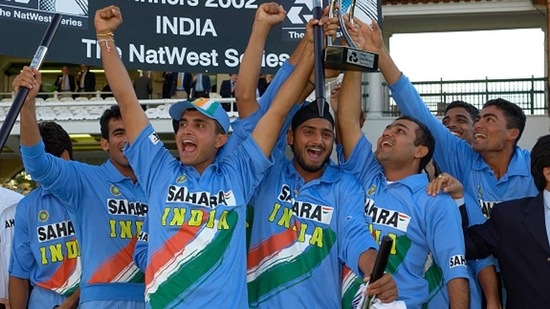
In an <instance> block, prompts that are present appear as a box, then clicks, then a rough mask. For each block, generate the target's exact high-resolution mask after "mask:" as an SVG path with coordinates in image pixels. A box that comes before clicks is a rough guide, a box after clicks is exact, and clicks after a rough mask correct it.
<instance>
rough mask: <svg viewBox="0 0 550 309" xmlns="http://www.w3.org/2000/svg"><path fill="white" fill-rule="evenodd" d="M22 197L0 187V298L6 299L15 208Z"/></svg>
mask: <svg viewBox="0 0 550 309" xmlns="http://www.w3.org/2000/svg"><path fill="white" fill-rule="evenodd" d="M22 198H23V195H21V194H19V193H16V192H14V191H11V190H8V189H5V188H2V187H0V249H1V250H0V298H8V277H9V275H8V269H9V266H10V264H9V263H10V255H11V241H12V239H13V230H14V227H15V226H14V223H15V206H17V203H18V202H19V200H21V199H22Z"/></svg>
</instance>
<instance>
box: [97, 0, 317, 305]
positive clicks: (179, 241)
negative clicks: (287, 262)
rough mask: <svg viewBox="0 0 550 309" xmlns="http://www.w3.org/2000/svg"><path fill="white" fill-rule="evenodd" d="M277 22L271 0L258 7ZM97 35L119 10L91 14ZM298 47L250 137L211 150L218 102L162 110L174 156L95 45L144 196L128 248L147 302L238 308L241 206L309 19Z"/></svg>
mask: <svg viewBox="0 0 550 309" xmlns="http://www.w3.org/2000/svg"><path fill="white" fill-rule="evenodd" d="M258 10H263V11H265V12H268V13H269V16H270V17H269V18H270V19H272V20H273V21H272V22H274V23H275V22H280V21H281V20H282V19H283V18H284V16H285V12H284V10H283V8H282V7H281V6H280V5H278V4H276V3H264V4H261V5H260V6H259V7H258ZM94 22H95V28H96V31H97V33H98V37H109V36H110V35H112V33H113V32H114V31H115V30H116V29H117V28H118V27H119V26H120V24H121V22H122V16H121V13H120V10H119V9H118V8H117V7H114V6H111V7H107V8H104V9H102V10H99V11H98V12H96V17H95V21H94ZM316 23H318V21H310V22H309V23H308V25H307V36H308V38H310V39H309V40H308V44H307V45H308V46H307V52H304V53H303V55H302V58H301V60H300V61H299V63H298V65H297V66H296V68H295V70H294V72H293V73H292V74H291V75H290V76H289V78H288V80H287V81H286V82H285V83H284V85H283V86H282V87H281V90H280V91H279V92H278V93H277V95H276V96H275V99H274V103H273V104H272V106H271V107H270V109H269V110H268V111H267V113H266V114H265V115H264V116H263V118H262V119H261V120H260V122H259V123H258V125H257V126H256V128H255V129H254V131H253V132H252V134H251V136H250V137H249V138H248V139H247V140H245V141H244V142H243V143H242V144H241V145H240V146H239V147H238V148H237V149H236V150H235V151H234V152H233V153H231V154H227V155H225V156H224V157H223V159H220V158H219V155H218V150H219V149H220V148H222V147H223V146H224V144H225V143H226V142H227V133H228V130H229V117H228V116H227V114H226V113H225V111H224V110H223V107H222V106H221V104H220V103H219V102H216V101H213V100H209V99H205V98H202V99H199V100H196V101H193V102H189V101H182V102H178V103H176V104H174V105H173V106H172V107H171V108H170V115H171V116H172V118H174V119H175V120H178V121H179V130H178V132H177V134H176V144H177V147H178V154H179V159H180V160H179V161H177V160H176V159H174V157H173V156H172V155H171V154H170V152H169V151H168V150H167V149H166V148H165V147H164V146H163V144H162V142H161V141H160V140H159V138H158V136H157V135H156V133H155V132H154V130H153V128H152V127H151V125H150V123H149V121H148V120H147V117H146V115H145V113H144V112H143V110H142V109H141V107H140V106H139V102H138V100H137V98H136V97H135V93H134V91H133V90H132V85H131V81H130V79H129V77H128V73H127V71H126V69H125V68H124V65H123V64H122V62H121V60H120V57H119V55H118V54H117V52H116V46H115V44H114V41H113V40H109V39H107V40H104V41H101V42H100V43H99V46H100V48H101V58H102V61H103V66H104V68H105V74H106V76H107V79H108V81H109V84H110V85H111V88H112V90H113V93H114V95H115V97H116V98H117V102H118V104H119V105H120V107H121V110H122V113H123V114H124V119H125V121H126V122H125V124H126V129H127V133H128V141H129V146H128V148H127V149H125V154H126V155H127V156H128V158H129V160H130V162H131V164H132V166H133V167H134V168H135V170H136V174H137V175H138V178H139V180H140V182H141V183H142V185H143V187H144V190H145V192H146V194H147V196H148V201H149V203H150V210H149V214H148V217H147V220H146V223H145V226H144V230H143V233H141V235H140V239H141V240H142V241H140V246H141V247H142V248H143V243H145V245H144V247H145V248H144V250H143V251H141V249H139V250H140V251H139V253H138V249H136V257H135V259H136V262H137V263H138V264H139V265H140V266H141V267H142V268H144V269H145V276H146V293H145V298H146V301H147V302H148V304H149V305H150V306H151V307H154V308H163V307H172V308H184V307H185V308H203V307H207V306H213V305H214V306H224V307H228V308H247V307H248V302H247V292H246V286H245V284H246V252H245V210H246V204H247V202H248V200H249V199H250V198H251V196H252V193H253V192H254V189H255V188H256V187H257V185H258V184H259V182H260V180H261V179H262V177H263V175H264V174H265V172H266V170H267V169H268V168H269V167H270V166H271V165H272V161H271V160H270V159H269V157H270V153H271V150H272V148H273V145H274V143H275V140H276V138H277V135H278V132H279V130H280V128H281V123H282V121H283V120H284V118H285V116H286V114H287V113H288V110H289V109H290V108H291V105H292V104H293V103H294V102H296V100H297V99H298V97H299V95H300V93H301V91H302V89H303V88H304V86H305V85H306V83H307V78H303V76H304V72H310V71H311V68H312V66H313V44H312V39H311V38H312V36H313V35H312V27H313V25H314V24H316Z"/></svg>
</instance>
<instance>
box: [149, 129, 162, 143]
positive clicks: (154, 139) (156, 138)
mask: <svg viewBox="0 0 550 309" xmlns="http://www.w3.org/2000/svg"><path fill="white" fill-rule="evenodd" d="M149 140H150V141H151V143H153V145H156V144H157V143H158V142H160V137H159V136H158V134H157V132H153V133H151V135H149Z"/></svg>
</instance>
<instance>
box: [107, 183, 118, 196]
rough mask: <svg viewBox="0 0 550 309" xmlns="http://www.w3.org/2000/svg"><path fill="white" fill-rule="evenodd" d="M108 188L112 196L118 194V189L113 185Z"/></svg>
mask: <svg viewBox="0 0 550 309" xmlns="http://www.w3.org/2000/svg"><path fill="white" fill-rule="evenodd" d="M109 190H110V191H111V194H112V195H114V196H119V195H120V189H119V188H118V187H117V186H115V185H111V188H110V189H109Z"/></svg>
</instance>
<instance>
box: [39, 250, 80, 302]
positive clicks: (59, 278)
mask: <svg viewBox="0 0 550 309" xmlns="http://www.w3.org/2000/svg"><path fill="white" fill-rule="evenodd" d="M80 274H81V269H80V257H79V256H77V257H76V258H74V259H65V260H64V261H63V262H61V265H59V268H57V270H56V271H55V273H54V274H53V276H51V277H50V279H49V280H46V281H43V282H38V283H37V284H36V285H37V286H39V287H41V288H43V289H47V290H51V291H54V292H56V293H57V294H59V295H63V296H66V295H71V294H72V293H73V292H74V290H76V289H77V288H78V285H79V283H80Z"/></svg>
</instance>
